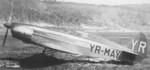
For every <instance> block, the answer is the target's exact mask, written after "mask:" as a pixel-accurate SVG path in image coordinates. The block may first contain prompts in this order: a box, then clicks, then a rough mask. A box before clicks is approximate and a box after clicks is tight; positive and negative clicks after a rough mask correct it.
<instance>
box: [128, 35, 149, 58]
mask: <svg viewBox="0 0 150 70" xmlns="http://www.w3.org/2000/svg"><path fill="white" fill-rule="evenodd" d="M128 47H129V48H130V49H132V50H133V51H134V52H135V53H136V54H137V55H139V56H140V57H142V58H146V57H147V47H148V43H147V38H146V36H145V35H144V34H143V33H140V34H139V35H138V36H136V37H135V38H134V39H132V40H131V42H130V44H129V45H128Z"/></svg>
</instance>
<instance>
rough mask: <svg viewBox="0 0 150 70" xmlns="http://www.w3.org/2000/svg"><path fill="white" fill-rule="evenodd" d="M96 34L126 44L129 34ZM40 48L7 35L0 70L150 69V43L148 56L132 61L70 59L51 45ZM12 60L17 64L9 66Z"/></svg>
mask: <svg viewBox="0 0 150 70" xmlns="http://www.w3.org/2000/svg"><path fill="white" fill-rule="evenodd" d="M98 35H101V36H103V37H104V38H107V39H109V40H111V41H114V42H116V43H119V44H121V45H126V44H127V42H128V41H129V40H130V37H132V36H131V35H129V34H126V35H125V34H116V35H110V34H107V33H106V35H105V34H104V33H103V34H102V33H100V34H98ZM148 36H149V35H148ZM3 37H4V34H0V45H2V41H3ZM148 38H149V39H150V36H149V37H148ZM148 42H150V40H148ZM43 49H44V48H42V47H40V46H36V45H31V44H25V43H22V42H21V41H19V40H17V39H14V38H12V37H11V36H8V38H7V41H6V45H5V47H4V48H2V47H0V70H150V57H149V56H150V50H149V49H150V47H149V48H148V58H146V59H145V60H143V61H142V62H141V63H139V64H135V65H121V64H111V63H110V64H108V63H94V62H85V61H71V60H70V59H73V58H70V57H72V55H71V54H67V53H61V52H58V51H56V50H51V49H49V50H47V52H46V54H41V52H42V50H43ZM11 64H12V65H13V64H16V67H12V66H11ZM17 65H18V67H17Z"/></svg>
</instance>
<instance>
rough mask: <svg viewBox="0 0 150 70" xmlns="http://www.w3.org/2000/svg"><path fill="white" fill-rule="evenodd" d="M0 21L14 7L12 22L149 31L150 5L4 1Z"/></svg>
mask: <svg viewBox="0 0 150 70" xmlns="http://www.w3.org/2000/svg"><path fill="white" fill-rule="evenodd" d="M0 1H1V2H0V20H1V22H6V21H7V20H8V17H9V13H10V10H11V8H12V5H11V2H12V4H13V7H14V9H13V15H12V21H18V22H28V23H32V22H34V23H39V22H44V23H48V24H54V25H58V26H80V27H83V28H88V29H100V30H149V29H150V20H149V19H150V10H149V9H148V8H149V4H146V5H122V6H107V5H88V4H76V3H64V2H53V1H46V2H45V1H40V0H0Z"/></svg>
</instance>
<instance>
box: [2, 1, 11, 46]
mask: <svg viewBox="0 0 150 70" xmlns="http://www.w3.org/2000/svg"><path fill="white" fill-rule="evenodd" d="M11 5H12V8H11V11H10V16H9V20H8V22H7V23H4V26H5V27H6V28H7V30H6V33H5V37H4V41H3V45H2V47H4V46H5V42H6V39H7V35H8V32H9V28H10V27H11V18H12V17H11V16H12V11H13V3H12V2H11Z"/></svg>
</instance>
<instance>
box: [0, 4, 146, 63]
mask: <svg viewBox="0 0 150 70" xmlns="http://www.w3.org/2000/svg"><path fill="white" fill-rule="evenodd" d="M12 11H13V5H12V9H11V12H10V17H9V20H8V22H7V23H5V24H4V26H5V27H6V28H7V31H6V34H5V37H4V41H3V45H2V46H3V47H4V45H5V42H6V38H7V35H8V31H9V29H10V30H11V33H12V36H13V37H14V38H17V39H19V40H22V41H23V42H25V43H31V44H36V45H39V46H41V47H45V49H44V50H43V52H42V53H44V52H45V50H46V49H47V48H51V49H55V50H58V51H62V52H67V53H71V54H72V55H78V56H77V57H80V56H83V57H85V58H86V57H87V58H90V59H93V61H111V60H113V61H126V62H130V63H135V62H140V61H142V60H143V59H144V58H146V57H147V47H148V43H147V38H146V36H145V35H144V34H143V33H139V35H137V36H135V38H133V39H132V40H131V42H130V43H129V44H128V45H127V46H121V45H119V44H116V43H114V42H112V41H109V40H107V39H104V38H102V37H100V36H95V35H92V34H90V33H85V32H82V31H80V30H77V31H76V30H74V31H73V30H71V29H67V28H59V27H49V28H47V27H43V26H37V25H33V24H25V23H19V22H11V16H12Z"/></svg>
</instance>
